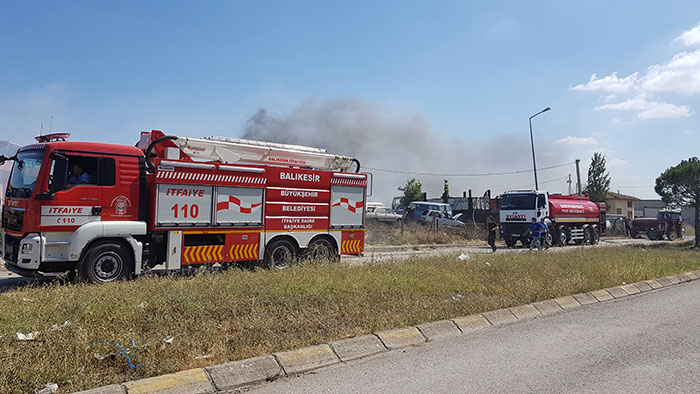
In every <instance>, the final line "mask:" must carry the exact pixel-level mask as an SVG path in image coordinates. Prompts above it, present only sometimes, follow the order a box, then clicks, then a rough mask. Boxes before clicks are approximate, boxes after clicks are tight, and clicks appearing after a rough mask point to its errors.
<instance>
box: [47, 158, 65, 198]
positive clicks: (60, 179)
mask: <svg viewBox="0 0 700 394" xmlns="http://www.w3.org/2000/svg"><path fill="white" fill-rule="evenodd" d="M67 184H68V158H66V157H59V156H57V157H55V158H54V164H53V177H52V179H51V184H50V185H49V189H50V191H52V192H55V191H58V190H63V189H65V188H66V185H67Z"/></svg>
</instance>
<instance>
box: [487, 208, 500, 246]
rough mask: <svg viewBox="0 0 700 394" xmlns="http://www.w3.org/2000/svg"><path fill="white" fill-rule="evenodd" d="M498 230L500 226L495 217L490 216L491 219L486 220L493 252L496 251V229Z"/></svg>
mask: <svg viewBox="0 0 700 394" xmlns="http://www.w3.org/2000/svg"><path fill="white" fill-rule="evenodd" d="M497 228H498V225H497V224H496V221H495V220H494V218H493V216H491V215H489V217H488V218H487V219H486V232H487V235H488V243H489V246H491V251H493V252H495V251H496V229H497Z"/></svg>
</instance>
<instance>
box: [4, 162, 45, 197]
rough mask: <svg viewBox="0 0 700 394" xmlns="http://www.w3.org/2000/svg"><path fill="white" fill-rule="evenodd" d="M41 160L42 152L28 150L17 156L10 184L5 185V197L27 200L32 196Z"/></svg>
mask: <svg viewBox="0 0 700 394" xmlns="http://www.w3.org/2000/svg"><path fill="white" fill-rule="evenodd" d="M43 158H44V151H43V150H28V151H24V152H19V153H18V154H17V160H16V161H15V163H14V166H13V167H12V174H11V175H10V182H9V184H8V185H7V193H6V194H5V196H6V197H10V198H12V197H14V198H28V197H31V196H32V193H33V192H34V186H35V185H36V179H37V177H38V176H39V170H40V169H41V161H42V159H43Z"/></svg>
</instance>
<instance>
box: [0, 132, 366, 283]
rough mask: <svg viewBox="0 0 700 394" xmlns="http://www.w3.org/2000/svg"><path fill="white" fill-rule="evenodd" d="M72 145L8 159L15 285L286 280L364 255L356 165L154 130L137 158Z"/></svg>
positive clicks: (8, 232)
mask: <svg viewBox="0 0 700 394" xmlns="http://www.w3.org/2000/svg"><path fill="white" fill-rule="evenodd" d="M67 137H68V135H66V134H53V135H50V136H44V137H41V138H38V143H37V144H34V145H29V146H25V147H22V148H20V149H19V151H18V152H17V154H16V155H15V156H13V157H11V158H0V159H8V160H13V161H14V166H13V169H12V173H11V175H10V180H9V182H8V187H7V192H6V199H5V205H4V206H3V214H2V227H3V230H4V234H3V237H2V238H3V249H2V256H3V258H4V260H5V265H6V267H7V268H8V269H9V270H11V271H13V272H16V273H18V274H21V275H24V276H55V275H60V274H62V273H64V272H74V273H77V274H78V275H79V276H80V277H82V278H84V279H85V280H88V281H91V282H110V281H114V280H118V279H120V278H123V277H127V276H130V275H138V274H140V273H141V272H142V271H143V270H146V269H149V268H152V267H155V266H157V265H161V264H164V265H165V268H166V269H168V270H178V269H181V268H185V267H192V266H197V265H201V264H215V263H222V264H227V263H232V262H263V263H264V265H265V266H267V267H270V268H272V267H277V268H285V267H287V266H289V265H290V264H291V263H292V262H293V261H294V260H295V259H297V258H299V257H301V256H308V257H311V258H326V259H334V258H338V256H339V255H340V254H359V253H361V252H362V250H363V248H364V221H365V217H364V204H365V195H366V193H365V191H366V186H367V177H366V175H365V174H361V173H359V162H358V161H357V160H356V159H353V158H350V157H345V156H337V155H332V154H329V153H327V152H325V150H322V149H315V148H308V147H302V146H295V145H283V144H274V143H265V142H259V141H249V140H242V139H231V138H225V137H209V138H203V139H197V138H187V137H175V136H166V135H165V134H164V133H162V132H161V131H158V130H154V131H152V132H142V133H141V139H140V141H139V143H138V144H137V146H122V145H112V144H102V143H91V142H72V141H66V139H67ZM351 167H355V169H356V172H355V173H352V172H349V171H348V170H349V169H350V168H351Z"/></svg>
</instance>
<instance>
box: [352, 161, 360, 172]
mask: <svg viewBox="0 0 700 394" xmlns="http://www.w3.org/2000/svg"><path fill="white" fill-rule="evenodd" d="M352 161H354V162H355V163H357V169H355V173H359V172H360V161H359V160H357V159H352Z"/></svg>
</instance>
